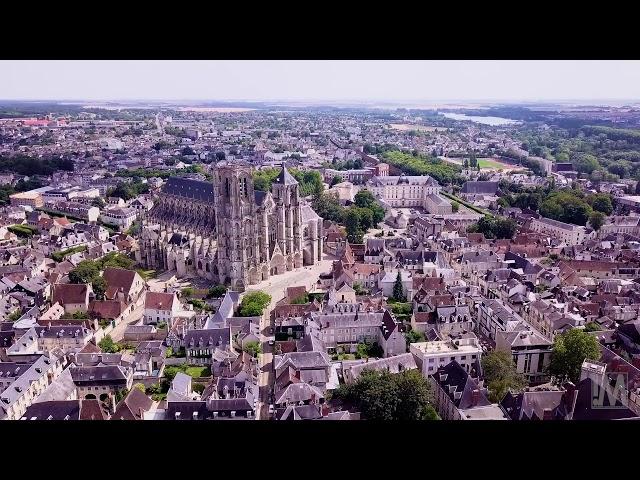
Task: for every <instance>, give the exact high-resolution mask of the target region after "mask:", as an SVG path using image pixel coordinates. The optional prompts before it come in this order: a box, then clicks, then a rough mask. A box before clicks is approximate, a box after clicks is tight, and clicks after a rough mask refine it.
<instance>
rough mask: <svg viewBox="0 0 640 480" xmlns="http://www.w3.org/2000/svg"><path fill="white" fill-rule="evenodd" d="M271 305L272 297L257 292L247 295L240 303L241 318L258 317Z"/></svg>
mask: <svg viewBox="0 0 640 480" xmlns="http://www.w3.org/2000/svg"><path fill="white" fill-rule="evenodd" d="M270 303H271V295H269V294H267V293H264V292H261V291H256V292H249V293H247V294H245V296H244V297H243V298H242V301H241V302H240V308H239V309H238V312H239V314H240V316H241V317H257V316H260V315H262V312H263V311H264V309H265V308H266V307H267V306H268V305H269V304H270Z"/></svg>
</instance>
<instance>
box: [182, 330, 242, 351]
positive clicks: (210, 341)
mask: <svg viewBox="0 0 640 480" xmlns="http://www.w3.org/2000/svg"><path fill="white" fill-rule="evenodd" d="M230 339H231V331H230V330H229V328H209V329H203V330H189V331H187V333H186V334H185V336H184V344H185V346H186V347H187V348H199V347H203V348H214V347H216V346H220V347H224V346H226V345H228V344H229V342H230Z"/></svg>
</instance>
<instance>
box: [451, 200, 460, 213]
mask: <svg viewBox="0 0 640 480" xmlns="http://www.w3.org/2000/svg"><path fill="white" fill-rule="evenodd" d="M458 210H460V204H459V203H458V202H451V211H452V212H453V213H458Z"/></svg>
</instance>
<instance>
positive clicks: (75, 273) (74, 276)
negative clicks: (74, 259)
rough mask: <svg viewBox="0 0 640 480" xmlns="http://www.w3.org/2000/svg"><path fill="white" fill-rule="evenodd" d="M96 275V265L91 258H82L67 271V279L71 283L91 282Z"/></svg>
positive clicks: (97, 270) (98, 273)
mask: <svg viewBox="0 0 640 480" xmlns="http://www.w3.org/2000/svg"><path fill="white" fill-rule="evenodd" d="M98 275H100V268H99V267H98V265H97V264H96V263H95V262H92V261H91V260H83V261H81V262H80V263H79V264H78V265H77V266H76V267H75V268H74V269H73V270H71V271H70V272H69V281H70V282H71V283H91V281H92V280H93V279H94V278H95V277H97V276H98Z"/></svg>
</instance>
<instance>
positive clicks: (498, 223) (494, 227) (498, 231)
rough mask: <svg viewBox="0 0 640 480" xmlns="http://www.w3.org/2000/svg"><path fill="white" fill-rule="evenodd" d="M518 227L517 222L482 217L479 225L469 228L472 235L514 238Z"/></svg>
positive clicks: (502, 218)
mask: <svg viewBox="0 0 640 480" xmlns="http://www.w3.org/2000/svg"><path fill="white" fill-rule="evenodd" d="M517 227H518V225H517V224H516V222H515V220H513V219H511V218H505V217H490V216H488V215H486V216H484V217H482V218H481V219H480V220H479V221H478V223H476V224H474V225H471V226H469V227H468V228H467V232H470V233H482V234H484V236H485V237H486V238H513V236H514V235H515V233H516V229H517Z"/></svg>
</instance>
